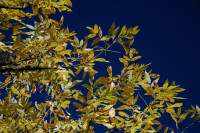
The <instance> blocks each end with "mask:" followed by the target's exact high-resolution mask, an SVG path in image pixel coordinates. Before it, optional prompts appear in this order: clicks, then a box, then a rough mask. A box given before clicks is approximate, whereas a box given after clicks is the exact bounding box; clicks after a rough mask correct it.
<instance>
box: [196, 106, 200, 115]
mask: <svg viewBox="0 0 200 133" xmlns="http://www.w3.org/2000/svg"><path fill="white" fill-rule="evenodd" d="M196 111H197V113H198V114H200V108H199V106H197V105H196Z"/></svg>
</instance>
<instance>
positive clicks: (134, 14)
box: [64, 0, 200, 133]
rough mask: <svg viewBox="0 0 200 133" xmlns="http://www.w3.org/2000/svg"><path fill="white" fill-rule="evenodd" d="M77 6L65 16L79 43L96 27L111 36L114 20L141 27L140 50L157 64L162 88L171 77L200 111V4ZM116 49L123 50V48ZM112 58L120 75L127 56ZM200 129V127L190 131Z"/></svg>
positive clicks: (160, 0)
mask: <svg viewBox="0 0 200 133" xmlns="http://www.w3.org/2000/svg"><path fill="white" fill-rule="evenodd" d="M72 3H73V8H72V10H73V12H72V13H66V12H65V14H64V16H65V20H64V25H65V27H66V26H68V27H69V29H70V30H75V31H76V32H77V33H78V35H77V36H78V37H79V38H81V37H84V36H86V35H87V34H89V31H88V30H87V29H86V28H85V27H86V26H94V24H98V25H99V26H101V28H102V30H103V32H104V33H105V34H106V33H107V31H108V29H109V27H110V25H111V24H112V22H113V21H115V22H116V24H117V25H118V26H123V25H124V24H126V25H127V26H128V27H129V26H136V25H138V26H139V28H140V29H141V31H140V33H139V34H138V35H137V36H136V38H135V42H134V47H135V48H136V49H137V50H138V52H139V54H140V55H142V56H143V57H142V59H140V63H146V64H147V63H152V64H151V65H150V67H149V69H148V70H150V69H152V70H153V73H158V74H160V75H161V78H160V81H159V83H160V84H163V82H164V80H166V79H167V78H168V79H169V81H170V82H172V81H176V84H178V85H181V87H183V88H186V89H187V90H186V91H185V92H183V93H181V96H183V97H187V98H188V99H187V100H184V103H185V106H186V108H189V107H190V105H191V104H193V105H196V104H197V105H199V106H200V100H199V92H200V87H199V84H200V70H199V68H200V62H199V61H200V60H199V57H200V52H199V50H200V1H199V0H74V1H73V0H72ZM105 34H104V35H105ZM114 49H115V50H117V51H120V50H121V47H116V48H114ZM111 55H113V56H111ZM107 56H109V57H108V58H107V59H108V60H111V65H114V66H113V71H114V73H116V74H119V73H120V70H121V67H120V65H116V64H115V63H116V61H118V59H117V58H118V57H121V56H122V55H119V54H114V53H111V54H108V55H107ZM115 60H116V61H115ZM118 66H119V67H118ZM106 67H107V66H102V68H106ZM102 72H106V71H103V70H102ZM100 74H102V75H103V74H105V73H100ZM173 124H174V123H173ZM183 126H184V125H183ZM99 129H101V128H99ZM198 130H199V125H198V124H196V125H194V126H193V127H192V128H191V129H190V130H189V132H193V133H194V132H198ZM97 132H98V131H97ZM99 132H103V131H100V130H99Z"/></svg>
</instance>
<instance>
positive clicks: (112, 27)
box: [108, 22, 115, 35]
mask: <svg viewBox="0 0 200 133" xmlns="http://www.w3.org/2000/svg"><path fill="white" fill-rule="evenodd" d="M114 29H115V22H113V23H112V25H111V27H110V29H109V30H108V35H111V34H112V33H113V31H114Z"/></svg>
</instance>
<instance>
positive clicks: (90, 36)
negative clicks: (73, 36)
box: [87, 34, 96, 39]
mask: <svg viewBox="0 0 200 133" xmlns="http://www.w3.org/2000/svg"><path fill="white" fill-rule="evenodd" d="M95 36H96V34H89V35H88V36H87V37H88V39H90V38H94V37H95Z"/></svg>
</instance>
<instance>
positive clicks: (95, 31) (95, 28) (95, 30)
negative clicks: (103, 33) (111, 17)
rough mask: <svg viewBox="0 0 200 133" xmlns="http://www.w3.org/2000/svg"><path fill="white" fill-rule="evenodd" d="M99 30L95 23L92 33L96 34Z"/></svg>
mask: <svg viewBox="0 0 200 133" xmlns="http://www.w3.org/2000/svg"><path fill="white" fill-rule="evenodd" d="M98 32H99V27H98V26H97V24H95V25H94V33H95V34H97V33H98Z"/></svg>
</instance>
